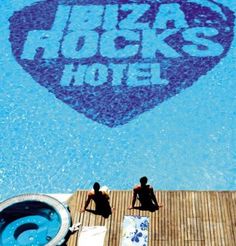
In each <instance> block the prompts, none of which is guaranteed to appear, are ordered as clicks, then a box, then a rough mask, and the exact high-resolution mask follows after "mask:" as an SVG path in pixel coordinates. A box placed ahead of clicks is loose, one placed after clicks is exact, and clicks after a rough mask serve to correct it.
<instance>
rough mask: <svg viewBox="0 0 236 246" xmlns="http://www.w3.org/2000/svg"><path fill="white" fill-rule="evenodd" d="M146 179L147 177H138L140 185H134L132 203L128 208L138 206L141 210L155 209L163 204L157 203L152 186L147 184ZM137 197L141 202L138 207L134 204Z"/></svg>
mask: <svg viewBox="0 0 236 246" xmlns="http://www.w3.org/2000/svg"><path fill="white" fill-rule="evenodd" d="M147 181H148V179H147V177H142V178H140V185H136V186H135V187H134V189H133V200H132V205H131V206H130V207H129V209H132V208H139V209H143V210H149V211H155V210H158V209H159V208H160V207H162V206H163V205H162V204H160V205H158V203H157V199H156V196H155V194H154V191H153V188H152V187H151V186H150V185H147ZM137 198H138V200H139V201H140V203H141V206H140V207H135V206H134V205H135V202H136V199H137Z"/></svg>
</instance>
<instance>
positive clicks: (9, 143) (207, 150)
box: [0, 0, 236, 200]
mask: <svg viewBox="0 0 236 246" xmlns="http://www.w3.org/2000/svg"><path fill="white" fill-rule="evenodd" d="M154 2H157V4H155V3H154ZM206 2H208V3H207V4H206ZM33 3H37V1H30V0H24V1H23V0H19V1H14V0H9V1H4V4H3V3H0V10H1V16H0V23H1V24H0V32H1V35H0V200H1V199H5V198H7V197H10V196H13V195H16V194H20V193H27V192H44V193H56V192H62V193H63V192H67V193H68V192H73V191H75V190H76V189H78V188H81V189H87V188H90V187H91V186H92V184H93V182H94V181H98V182H101V184H102V185H107V186H109V187H110V188H111V189H131V188H132V186H133V185H134V184H135V183H137V182H138V180H139V178H140V176H143V175H146V176H148V178H149V181H150V183H151V184H152V185H153V186H154V188H155V189H162V190H177V189H191V190H209V189H214V190H215V189H216V190H235V188H236V153H235V149H236V142H235V141H236V140H235V130H236V122H235V117H236V111H235V108H236V107H235V91H236V84H235V79H234V78H235V77H236V71H235V60H236V41H235V39H234V36H233V34H234V31H235V27H234V16H233V11H236V3H233V1H230V0H222V1H210V0H209V1H205V0H204V1H203V0H189V1H187V0H186V1H185V0H179V1H178V0H176V1H167V0H166V1H151V0H150V1H144V0H143V1H133V4H130V5H127V1H126V4H124V1H108V0H107V1H100V4H98V1H95V0H94V1H92V0H91V1H79V0H78V1H62V0H60V1H59V0H58V1H56V0H55V1H41V2H40V3H37V4H35V5H33ZM118 3H119V5H118ZM137 3H139V4H137ZM216 3H221V4H222V5H218V4H216ZM140 4H143V5H142V6H141V7H142V8H139V6H140ZM26 6H28V7H26ZM81 6H82V7H81ZM88 6H89V7H88ZM180 6H181V8H180ZM204 6H205V7H204ZM145 8H146V12H145V13H144V12H143V9H145ZM168 8H170V9H169V10H168ZM157 9H158V11H159V12H158V11H157ZM176 10H178V11H177V12H176ZM16 11H17V12H16ZM80 11H84V15H81V14H80V13H81V12H80ZM86 11H87V12H86ZM132 11H133V12H134V11H135V13H136V15H139V16H141V17H140V18H139V19H137V18H136V20H137V21H136V22H135V21H134V20H131V19H129V20H128V21H127V19H128V18H127V16H131V15H130V14H129V13H130V12H132ZM168 11H169V12H168ZM94 13H96V14H94ZM157 13H159V15H158V14H157ZM173 13H177V14H173ZM86 15H88V16H89V17H88V18H87V19H86ZM168 15H169V16H171V17H170V18H171V19H170V20H169V21H168V20H167V21H166V22H162V21H161V20H162V19H163V16H168ZM194 15H196V16H195V17H196V18H195V19H194V18H193V17H194ZM79 16H82V17H79ZM83 16H85V17H83ZM76 18H77V19H78V18H80V19H79V20H80V21H78V23H80V22H81V23H82V24H83V25H84V26H83V28H80V27H78V26H77V25H79V24H78V23H77V22H76V21H73V20H76ZM83 18H84V19H83ZM177 19H180V21H179V22H178V21H177ZM69 20H70V21H69ZM100 20H102V25H103V26H102V27H97V26H96V23H99V21H100ZM115 20H119V27H118V24H117V23H116V22H115ZM173 20H175V21H173ZM76 23H77V24H76ZM98 26H99V24H98ZM78 28H79V29H81V30H80V33H81V32H82V33H83V35H85V34H84V33H86V36H85V37H84V36H83V35H82V36H81V38H80V39H79V40H78V35H81V34H78V33H77V39H76V35H74V34H76V32H77V30H78ZM178 28H179V29H178ZM197 28H200V29H197ZM164 29H166V30H164ZM177 29H178V30H180V31H179V32H180V33H179V32H177V31H176V30H177ZM42 30H43V31H42ZM153 30H154V31H153ZM189 30H190V31H189ZM199 30H200V31H199ZM118 32H119V33H120V36H119V35H118V34H117V33H118ZM197 32H201V34H198V33H197ZM163 33H164V34H163ZM121 34H122V35H121ZM60 35H61V36H60ZM161 35H162V36H161ZM164 35H166V38H165V37H164ZM204 35H205V37H204ZM160 36H161V37H162V38H160ZM58 37H59V38H58ZM157 37H159V39H157ZM94 40H96V42H94ZM111 41H114V42H113V43H112V42H111ZM154 42H157V43H158V45H159V46H160V47H161V48H160V50H159V51H156V50H155V49H154V50H153V47H155V45H154ZM39 43H40V44H42V45H44V51H43V49H42V48H41V49H37V48H38V47H40V46H39V45H38V44H39ZM94 43H95V44H96V45H97V46H94ZM75 46H76V48H74V47H75ZM87 46H88V47H87ZM196 47H197V48H196ZM73 49H74V52H73ZM98 49H99V50H98ZM127 64H129V65H127ZM98 71H99V74H98ZM73 76H74V79H72V77H73ZM105 79H107V81H106V82H105V83H103V81H104V80H105ZM168 83H169V84H168Z"/></svg>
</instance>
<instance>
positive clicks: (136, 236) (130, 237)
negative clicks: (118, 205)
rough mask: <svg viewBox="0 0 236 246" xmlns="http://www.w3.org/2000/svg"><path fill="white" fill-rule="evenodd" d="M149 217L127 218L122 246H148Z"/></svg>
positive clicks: (125, 219) (125, 218)
mask: <svg viewBox="0 0 236 246" xmlns="http://www.w3.org/2000/svg"><path fill="white" fill-rule="evenodd" d="M148 225H149V221H148V217H142V216H125V217H124V221H123V227H122V228H123V230H122V236H121V246H133V245H135V246H147V245H148Z"/></svg>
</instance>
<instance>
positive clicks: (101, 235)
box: [77, 226, 106, 246]
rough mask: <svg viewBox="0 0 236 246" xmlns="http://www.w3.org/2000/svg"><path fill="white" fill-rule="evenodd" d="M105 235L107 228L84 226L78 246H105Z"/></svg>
mask: <svg viewBox="0 0 236 246" xmlns="http://www.w3.org/2000/svg"><path fill="white" fill-rule="evenodd" d="M105 235H106V227H105V226H83V227H82V230H81V232H80V234H79V238H78V242H77V246H90V245H91V246H103V245H104V239H105Z"/></svg>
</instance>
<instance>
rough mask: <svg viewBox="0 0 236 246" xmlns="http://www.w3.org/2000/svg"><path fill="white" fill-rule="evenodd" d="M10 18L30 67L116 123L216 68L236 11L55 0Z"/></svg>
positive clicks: (211, 5) (208, 5)
mask: <svg viewBox="0 0 236 246" xmlns="http://www.w3.org/2000/svg"><path fill="white" fill-rule="evenodd" d="M9 21H10V42H11V45H12V51H13V54H14V56H15V58H16V60H17V62H18V63H19V64H20V65H21V66H22V67H23V68H24V70H25V71H26V72H28V73H29V74H31V76H32V77H33V78H34V80H35V81H36V82H37V83H39V84H40V85H42V86H44V87H45V88H47V90H48V91H49V92H51V93H53V94H54V95H55V96H56V97H57V98H58V99H60V100H61V101H63V102H64V103H66V104H67V105H69V106H70V107H72V108H73V109H75V110H76V111H77V112H79V113H83V114H84V115H85V116H86V117H88V118H90V119H92V120H94V121H97V122H99V123H101V124H105V125H107V126H109V127H115V126H118V125H122V124H125V123H127V122H128V121H130V120H131V119H133V118H134V117H136V116H138V115H139V114H141V113H143V112H145V111H147V110H150V109H152V108H153V107H155V106H157V105H159V104H160V103H162V102H164V101H165V100H167V99H168V98H170V97H172V96H174V95H176V94H178V93H179V92H180V91H181V90H183V89H185V88H187V87H189V86H191V85H192V84H193V83H194V82H195V81H197V80H198V78H199V77H200V76H202V75H205V74H206V73H207V72H208V71H210V70H211V69H213V68H214V66H215V65H216V64H217V63H219V61H220V60H221V59H222V58H223V57H225V56H226V54H227V52H228V51H229V48H230V45H231V43H232V40H233V25H234V24H233V23H234V14H233V12H232V11H231V10H230V9H228V8H227V7H225V6H223V5H221V4H218V3H216V2H215V1H213V0H208V1H207V0H169V1H167V0H161V1H158V0H157V1H151V0H136V1H134V0H132V1H121V0H119V1H118V0H117V1H115V0H113V1H110V0H99V1H98V0H83V1H82V0H68V1H65V0H64V1H60V0H57V1H56V0H50V1H42V2H38V3H35V4H33V5H31V6H26V7H25V8H23V9H22V10H20V11H18V12H15V13H14V14H13V16H12V17H11V18H10V20H9Z"/></svg>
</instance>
